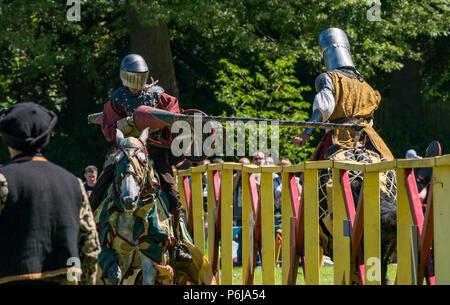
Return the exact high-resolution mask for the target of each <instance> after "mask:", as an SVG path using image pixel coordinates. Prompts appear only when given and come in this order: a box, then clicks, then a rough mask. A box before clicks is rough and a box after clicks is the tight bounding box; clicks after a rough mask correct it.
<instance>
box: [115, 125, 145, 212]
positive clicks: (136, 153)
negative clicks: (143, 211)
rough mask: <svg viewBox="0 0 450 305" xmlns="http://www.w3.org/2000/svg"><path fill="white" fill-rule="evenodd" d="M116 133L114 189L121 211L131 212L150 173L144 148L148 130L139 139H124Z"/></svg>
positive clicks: (121, 134)
mask: <svg viewBox="0 0 450 305" xmlns="http://www.w3.org/2000/svg"><path fill="white" fill-rule="evenodd" d="M116 131H117V132H116V144H117V149H118V152H117V153H116V155H115V157H114V164H115V173H114V189H115V192H116V193H117V194H119V198H120V200H119V204H120V205H121V206H122V208H123V210H124V211H125V212H133V211H135V210H136V208H137V207H138V203H139V199H140V197H141V193H142V190H143V187H144V186H145V185H146V184H147V182H148V181H147V179H148V176H149V173H150V167H149V163H150V160H149V158H148V153H147V149H146V147H145V145H146V142H147V138H148V132H149V129H148V128H146V129H144V130H143V131H142V133H141V134H140V136H139V138H134V137H127V138H125V137H124V135H123V133H122V132H121V131H120V130H118V129H117V130H116Z"/></svg>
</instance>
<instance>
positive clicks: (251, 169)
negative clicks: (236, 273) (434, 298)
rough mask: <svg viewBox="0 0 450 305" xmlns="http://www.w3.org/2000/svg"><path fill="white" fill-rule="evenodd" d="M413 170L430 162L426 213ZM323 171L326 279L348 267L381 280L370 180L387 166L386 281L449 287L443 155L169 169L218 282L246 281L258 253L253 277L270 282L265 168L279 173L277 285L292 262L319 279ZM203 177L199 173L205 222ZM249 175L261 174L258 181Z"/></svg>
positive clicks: (344, 279)
mask: <svg viewBox="0 0 450 305" xmlns="http://www.w3.org/2000/svg"><path fill="white" fill-rule="evenodd" d="M419 167H431V168H433V176H432V181H431V185H430V186H429V190H428V191H429V196H428V202H427V208H426V210H425V213H424V212H423V209H422V207H421V204H420V200H419V197H418V190H417V186H416V183H415V177H414V170H413V169H414V168H419ZM323 168H332V177H333V188H332V200H333V223H334V225H333V263H334V284H337V285H340V284H350V283H351V277H350V275H351V274H352V272H353V270H352V268H358V270H359V271H360V278H359V280H360V283H362V284H366V285H380V284H381V278H380V275H381V264H380V262H381V257H380V256H381V250H380V249H381V245H380V236H381V233H380V230H381V227H380V192H379V189H380V179H379V178H380V173H382V172H384V171H386V170H393V169H394V170H395V171H396V174H397V245H396V249H397V274H396V281H395V283H396V284H408V285H409V284H421V283H422V282H423V281H424V280H426V283H427V284H431V285H432V284H450V260H449V257H450V155H444V156H439V157H433V158H424V159H417V160H406V159H398V160H393V161H388V162H380V163H372V164H360V163H354V162H346V161H332V160H326V161H307V162H303V163H300V164H296V165H291V166H285V167H281V166H255V165H242V164H239V163H228V162H225V163H223V164H208V165H203V166H198V167H192V168H190V169H187V170H180V171H178V172H176V176H177V181H178V182H177V183H178V190H179V192H180V196H181V202H182V204H183V205H184V206H185V208H186V210H187V213H186V217H187V225H188V229H189V231H190V233H191V234H192V237H193V239H194V243H195V245H196V246H197V247H198V248H199V249H200V250H201V251H202V252H203V253H204V252H205V229H204V225H205V224H206V225H207V228H208V229H207V235H208V241H207V242H208V253H209V255H208V259H209V261H210V262H211V264H212V268H213V272H214V274H215V276H216V279H217V280H218V281H220V283H221V284H224V285H230V284H247V285H251V284H253V283H254V271H255V266H256V259H257V253H258V252H259V255H260V257H261V263H262V283H263V284H265V285H273V284H275V270H276V263H277V261H276V260H277V257H278V253H277V250H278V249H279V247H277V244H276V243H277V239H276V238H275V236H276V232H275V226H274V209H273V207H274V193H273V179H272V175H273V173H278V174H280V175H281V178H282V216H281V219H282V222H281V226H282V243H281V256H282V284H285V285H288V284H289V285H291V284H295V283H296V278H297V271H298V267H299V261H301V262H302V268H303V271H304V276H305V283H306V284H307V285H318V284H320V270H321V265H322V250H321V247H320V244H319V185H318V184H319V180H318V170H320V169H323ZM350 170H356V171H361V172H364V183H363V187H362V196H360V199H359V202H358V204H357V205H356V206H357V208H356V209H355V204H356V202H354V201H353V197H352V193H351V189H350V184H349V180H348V171H350ZM236 171H240V172H241V175H242V244H241V247H242V270H243V275H242V283H233V258H232V241H233V172H236ZM301 173H302V174H303V180H304V183H303V186H302V188H301V191H300V190H299V189H298V188H297V183H296V179H295V178H296V175H299V174H301ZM203 175H206V180H207V210H206V211H207V215H208V216H207V220H206V222H205V215H204V202H203V201H204V199H203V187H202V177H203ZM256 175H260V186H258V184H257V183H256V179H255V176H256ZM363 232H364V234H363ZM362 245H364V247H363V246H362ZM219 250H220V251H219ZM355 266H356V267H355ZM219 274H221V277H219Z"/></svg>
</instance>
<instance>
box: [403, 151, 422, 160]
mask: <svg viewBox="0 0 450 305" xmlns="http://www.w3.org/2000/svg"><path fill="white" fill-rule="evenodd" d="M405 158H406V159H422V157H421V156H418V155H417V152H416V151H415V150H414V149H409V150H408V151H407V152H406V155H405Z"/></svg>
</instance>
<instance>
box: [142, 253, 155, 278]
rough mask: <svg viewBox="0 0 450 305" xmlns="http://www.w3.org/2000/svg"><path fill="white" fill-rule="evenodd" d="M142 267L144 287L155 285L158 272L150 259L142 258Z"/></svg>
mask: <svg viewBox="0 0 450 305" xmlns="http://www.w3.org/2000/svg"><path fill="white" fill-rule="evenodd" d="M141 267H142V275H143V280H142V285H154V284H155V278H156V271H157V270H156V268H155V266H154V265H153V262H152V261H151V260H150V259H149V258H148V257H145V256H142V259H141Z"/></svg>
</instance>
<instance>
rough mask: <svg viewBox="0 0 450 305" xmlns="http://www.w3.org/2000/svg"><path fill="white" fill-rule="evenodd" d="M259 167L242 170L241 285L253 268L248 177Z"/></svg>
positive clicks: (253, 219)
mask: <svg viewBox="0 0 450 305" xmlns="http://www.w3.org/2000/svg"><path fill="white" fill-rule="evenodd" d="M260 171H261V169H260V167H259V166H256V165H253V164H252V165H244V166H243V168H242V284H243V285H245V284H246V279H247V277H248V270H249V268H253V265H252V264H253V251H254V250H255V251H256V250H257V249H254V247H253V246H254V235H253V233H254V229H255V223H256V220H257V219H256V216H254V212H253V206H252V205H253V203H252V199H251V195H250V183H249V179H250V175H251V174H255V173H259V172H260Z"/></svg>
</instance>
